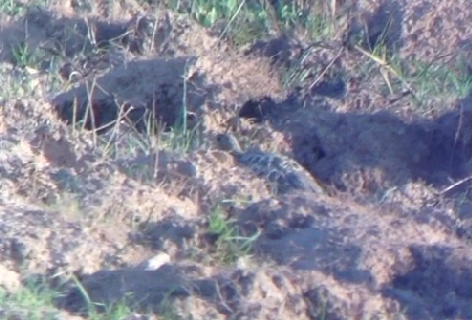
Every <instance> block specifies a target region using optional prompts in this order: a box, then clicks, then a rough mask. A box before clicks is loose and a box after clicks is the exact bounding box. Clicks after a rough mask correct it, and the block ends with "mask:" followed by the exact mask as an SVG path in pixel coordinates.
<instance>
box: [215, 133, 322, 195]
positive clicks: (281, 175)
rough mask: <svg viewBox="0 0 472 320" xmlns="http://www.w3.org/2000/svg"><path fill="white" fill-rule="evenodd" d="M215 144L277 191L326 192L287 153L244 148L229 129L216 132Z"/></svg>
mask: <svg viewBox="0 0 472 320" xmlns="http://www.w3.org/2000/svg"><path fill="white" fill-rule="evenodd" d="M216 144H217V147H218V149H220V150H221V151H225V152H228V153H229V154H230V155H232V156H233V157H234V158H235V159H236V161H237V162H238V163H240V164H241V165H243V166H247V167H249V168H250V169H251V170H252V171H253V172H254V173H255V174H256V175H257V176H259V177H261V178H265V179H267V180H268V181H269V182H270V183H272V184H274V185H275V187H276V190H275V191H276V192H277V193H287V192H289V191H293V190H304V191H311V192H314V193H316V194H325V188H324V187H323V186H322V185H321V184H320V183H318V181H316V179H315V178H314V177H313V176H312V175H311V174H310V173H309V172H308V171H307V170H306V169H305V168H304V167H303V166H302V165H301V164H299V163H298V162H296V161H295V160H293V159H292V158H290V157H288V156H285V155H282V154H278V153H272V152H264V151H260V150H249V151H246V152H243V151H242V149H241V146H240V145H239V142H238V140H237V139H236V137H235V136H234V135H232V134H230V133H219V134H217V135H216Z"/></svg>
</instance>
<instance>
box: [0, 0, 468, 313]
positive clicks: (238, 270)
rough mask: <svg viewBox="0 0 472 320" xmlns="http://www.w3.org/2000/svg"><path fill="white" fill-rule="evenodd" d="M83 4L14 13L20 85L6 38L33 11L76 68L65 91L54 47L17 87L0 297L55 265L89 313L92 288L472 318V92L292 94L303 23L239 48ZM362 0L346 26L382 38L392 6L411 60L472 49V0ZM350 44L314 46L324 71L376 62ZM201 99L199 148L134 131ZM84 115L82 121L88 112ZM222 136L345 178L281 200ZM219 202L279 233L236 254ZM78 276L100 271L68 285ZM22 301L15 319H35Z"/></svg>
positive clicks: (307, 86)
mask: <svg viewBox="0 0 472 320" xmlns="http://www.w3.org/2000/svg"><path fill="white" fill-rule="evenodd" d="M72 3H76V2H68V1H65V2H60V1H57V2H52V3H51V4H50V6H49V7H48V9H47V10H45V9H38V8H32V9H29V10H27V12H26V13H25V16H24V17H12V16H8V15H5V14H0V39H1V42H2V43H3V50H2V51H0V60H1V61H0V63H1V65H2V75H0V85H2V86H3V87H6V86H7V85H8V83H10V82H11V81H19V80H18V79H17V78H15V76H14V71H15V68H14V67H13V64H12V61H13V60H14V59H13V58H14V56H13V52H12V51H9V50H8V48H9V46H8V44H9V43H13V42H14V41H15V39H18V38H20V37H23V38H24V34H25V33H26V30H25V28H26V27H25V26H26V25H27V26H28V30H27V31H28V37H27V42H28V46H29V47H38V46H42V47H44V48H47V50H48V52H50V54H51V57H52V56H54V52H56V51H57V50H59V49H58V44H60V45H61V46H62V47H61V48H62V49H64V50H65V52H66V55H65V56H64V57H62V60H61V59H59V62H58V63H59V64H60V66H61V68H59V72H58V74H57V77H58V78H61V79H62V81H63V82H65V83H67V84H68V86H69V89H64V86H62V87H61V89H60V90H59V91H56V89H54V88H52V87H48V85H46V84H50V82H48V81H47V80H48V74H50V73H49V70H48V64H49V65H50V64H51V63H52V58H51V57H49V58H47V57H45V58H43V59H44V61H43V62H44V63H41V64H40V66H41V67H39V68H38V70H30V72H31V73H32V74H31V76H29V77H28V79H26V80H25V81H30V82H31V84H32V85H34V87H33V90H31V91H30V92H21V91H19V92H18V93H17V97H18V99H13V98H10V97H9V98H3V97H0V98H2V99H0V102H1V109H0V290H2V291H6V292H7V293H9V294H14V293H15V292H18V291H19V290H21V288H22V287H23V286H25V285H26V282H27V280H28V279H31V277H38V276H39V277H40V278H45V279H47V280H46V282H47V284H48V285H49V286H51V287H53V288H54V289H57V290H58V291H61V292H63V293H64V294H63V295H61V296H59V297H57V298H56V299H54V306H55V308H56V310H57V316H55V319H82V318H85V317H87V299H86V298H85V296H84V294H83V292H82V290H81V289H80V288H82V289H84V290H85V291H86V292H87V294H88V299H89V301H92V302H94V303H105V304H113V303H120V302H125V303H127V304H128V305H129V306H130V308H131V310H132V311H133V314H134V315H133V317H129V318H128V319H144V316H143V317H141V318H139V317H138V316H139V315H144V314H154V317H155V318H156V319H167V318H166V317H165V315H166V314H168V312H169V308H170V309H171V310H172V312H173V313H174V314H175V315H178V316H179V317H177V316H176V318H180V317H181V318H185V319H329V320H331V319H446V318H447V319H472V244H471V242H470V241H471V240H472V215H471V211H469V210H472V206H471V202H470V195H469V189H470V186H469V185H468V183H467V181H466V182H464V183H461V184H459V185H457V186H456V187H454V188H450V190H447V192H442V191H443V190H445V189H446V188H447V187H449V186H451V185H452V184H453V183H454V182H456V181H459V180H461V179H463V178H467V177H468V176H470V175H472V164H471V161H470V159H471V156H472V140H471V139H470V137H471V136H472V95H468V96H466V97H461V98H460V99H459V98H458V97H446V98H444V97H441V99H439V98H437V97H435V96H434V93H433V94H432V95H428V96H427V97H423V98H424V99H426V100H427V101H428V104H427V106H428V107H427V108H425V109H421V110H419V109H418V108H416V107H415V105H414V104H413V103H412V102H411V101H410V100H411V99H409V98H408V97H406V98H404V97H400V98H398V97H396V96H392V95H388V94H382V92H381V91H380V90H377V89H378V87H377V86H376V81H381V79H382V78H381V77H380V76H379V77H378V78H375V79H370V80H369V79H366V77H365V75H360V76H359V77H354V76H351V75H350V76H349V78H348V79H347V80H346V83H340V82H338V83H335V84H334V85H332V83H331V82H329V81H325V82H323V81H316V82H317V84H319V85H315V86H313V85H312V84H313V83H314V82H313V78H311V80H310V79H309V80H307V83H304V84H301V85H300V86H299V87H297V88H291V87H287V86H284V85H282V83H281V80H280V79H281V76H280V73H281V71H280V70H282V69H283V68H286V67H287V66H290V65H293V64H294V63H295V61H296V60H297V59H298V58H299V57H300V53H306V52H307V51H306V50H307V48H308V47H309V43H308V42H307V40H306V38H305V37H304V35H303V34H294V35H290V36H287V35H285V36H280V35H274V37H273V38H268V39H261V40H260V41H257V42H256V43H254V44H252V45H247V46H246V47H244V48H243V49H240V50H238V49H236V48H235V47H234V46H233V45H232V44H231V43H227V42H226V41H225V40H224V39H220V38H219V36H218V34H217V33H214V32H211V31H209V30H206V29H204V28H203V27H201V26H199V25H197V24H196V23H195V22H193V21H192V20H190V19H189V18H188V17H186V16H184V15H178V14H176V13H173V12H170V11H167V10H158V11H155V10H150V9H149V10H147V8H146V7H145V6H140V5H138V4H137V3H135V2H132V1H123V2H122V5H119V4H109V2H107V1H103V3H101V2H98V1H97V2H96V3H94V4H93V5H92V8H91V9H90V11H91V12H92V13H93V14H85V13H81V12H80V11H79V10H78V9H77V8H75V7H74V6H73V5H72ZM77 3H78V2H77ZM339 3H341V1H339ZM123 4H125V5H123ZM347 7H350V9H351V10H352V12H353V13H355V14H354V15H353V16H352V17H351V18H352V20H350V25H349V28H348V30H347V31H346V30H344V31H346V32H347V33H349V32H355V30H356V28H362V23H360V21H361V20H362V21H366V22H367V24H368V25H369V35H370V38H369V40H368V41H374V42H375V40H373V39H374V38H376V37H378V36H379V35H378V33H379V32H381V31H376V30H384V29H385V28H384V27H385V26H383V25H382V24H385V23H386V21H387V20H388V21H389V23H390V24H391V26H390V28H389V30H391V32H390V33H389V34H388V35H387V42H389V43H391V48H392V50H395V51H396V52H397V54H398V55H399V56H400V57H402V59H404V60H405V61H410V60H412V59H424V60H425V61H429V60H431V59H433V58H434V57H436V56H438V55H443V56H447V55H450V54H454V55H457V56H461V57H472V25H471V24H470V21H472V7H471V6H470V5H469V4H468V2H467V1H449V2H447V1H437V0H425V1H420V0H415V1H406V0H405V1H383V2H382V1H379V0H372V1H367V0H364V1H355V2H354V5H351V4H350V2H349V1H347V2H346V3H345V4H344V6H341V5H340V7H339V11H342V10H344V9H346V8H347ZM341 9H342V10H341ZM387 17H388V18H387ZM86 18H87V19H88V20H87V19H86ZM25 21H27V22H28V23H25ZM70 29H73V30H75V33H74V34H73V35H71V34H69V33H67V32H66V30H70ZM346 32H345V33H344V35H345V34H346ZM90 33H91V34H92V36H90V35H89V36H87V34H90ZM112 40H113V41H112ZM342 42H343V38H342V36H341V35H340V36H339V37H338V38H333V39H332V42H330V43H328V44H326V46H319V47H316V48H315V49H314V50H312V51H310V52H311V53H310V54H309V55H308V57H307V59H306V60H305V63H306V64H307V65H306V66H305V67H306V68H307V69H308V68H311V69H312V70H317V72H318V74H314V75H313V77H314V78H316V77H317V76H319V75H320V74H319V73H320V72H321V71H322V70H323V68H322V67H320V66H326V65H328V64H330V63H331V62H334V63H332V68H331V69H330V70H332V71H333V72H335V73H336V72H341V73H342V72H344V71H345V70H347V69H349V68H350V67H352V66H353V65H355V64H360V63H364V62H365V60H366V57H365V56H362V55H361V54H360V53H359V52H356V51H355V50H354V51H353V50H347V49H346V50H344V51H342V53H341V54H339V53H340V52H341V51H340V48H343V46H342ZM100 43H106V45H105V46H104V47H103V48H101V47H100ZM91 48H92V49H93V48H95V49H96V48H99V50H95V51H94V50H92V49H91ZM84 52H93V54H92V53H91V54H90V55H89V56H87V55H86V54H84ZM48 59H49V60H48ZM447 63H449V62H446V64H447ZM468 63H469V66H468V68H469V69H467V67H464V70H465V71H466V72H471V71H472V70H471V69H470V68H471V66H472V62H471V61H470V60H469V61H468ZM466 64H467V62H466ZM326 76H327V75H326ZM469 77H470V75H469ZM330 83H331V84H330ZM397 98H398V99H397ZM182 105H185V106H186V111H187V113H186V115H187V116H186V120H187V122H186V123H187V125H188V126H189V128H188V130H189V131H191V132H194V133H195V136H197V139H198V141H199V144H198V147H197V148H189V149H188V150H187V151H186V152H181V151H170V148H168V146H166V145H164V143H163V142H162V143H157V144H156V145H155V146H154V148H153V150H152V152H144V151H143V148H139V147H137V146H136V145H137V143H136V141H147V140H146V139H147V138H149V136H150V135H151V134H152V133H151V132H149V131H148V130H147V129H146V123H145V121H144V120H143V119H144V118H145V117H146V116H148V115H149V114H152V115H157V118H158V121H157V120H156V123H157V122H158V124H163V126H164V127H165V128H163V130H164V131H165V132H164V133H162V132H163V131H159V132H161V134H162V135H164V138H165V136H166V135H169V134H170V133H169V132H171V128H172V126H173V125H175V124H176V123H177V122H178V121H179V119H181V109H182V108H181V107H182ZM248 118H251V119H252V120H251V121H250V120H249V119H248ZM81 119H82V120H84V127H85V128H83V129H78V128H76V127H74V126H72V125H71V123H73V122H74V121H75V120H81ZM117 119H119V120H118V121H117ZM121 119H123V120H121ZM93 128H99V130H98V133H99V135H98V136H97V135H96V134H94V132H92V131H90V130H89V129H93ZM224 130H231V131H234V132H235V133H236V134H237V136H238V137H239V139H240V140H242V141H243V142H244V143H245V146H246V147H248V146H249V145H250V144H252V145H258V146H259V147H260V148H262V149H264V150H270V151H277V152H282V153H286V154H288V155H291V156H292V157H293V158H295V159H296V160H298V161H299V162H300V163H301V164H303V165H304V166H305V167H306V168H307V169H308V170H309V171H310V172H311V173H312V174H313V176H314V177H316V178H317V179H318V180H319V181H321V182H322V183H323V184H325V185H326V186H327V188H328V189H329V192H327V194H326V195H312V194H308V193H307V194H305V193H303V192H300V193H289V194H284V195H274V194H272V193H271V192H270V190H269V189H268V188H267V186H266V185H265V183H264V181H263V180H262V179H260V178H257V177H255V176H253V175H252V174H251V172H250V171H249V170H247V169H245V168H243V167H238V166H237V164H236V163H235V162H234V160H233V159H232V158H230V156H228V155H227V154H224V153H222V152H220V151H216V150H215V148H214V144H213V138H214V136H215V134H216V133H218V132H222V131H224ZM143 136H144V137H145V138H143ZM146 136H148V137H147V138H146ZM140 137H141V138H140ZM159 137H160V136H159ZM161 138H162V137H160V138H159V139H161ZM164 138H162V139H163V140H164ZM153 139H154V138H153ZM156 139H157V138H156ZM150 140H152V139H151V138H149V141H150ZM159 141H160V140H159ZM229 200H231V201H229ZM215 208H219V210H220V211H221V212H223V213H224V215H225V216H227V217H228V218H231V219H232V221H234V225H235V226H236V227H237V228H238V230H239V232H240V233H241V235H244V236H248V237H249V236H252V235H254V234H257V233H258V232H260V235H259V237H257V239H256V240H255V241H254V244H253V248H252V251H251V255H250V256H244V257H241V258H240V259H236V260H237V261H236V262H235V263H233V264H229V265H226V264H223V263H221V262H219V261H218V259H217V258H216V257H217V256H218V255H217V253H215V250H214V246H215V243H216V240H215V236H214V235H212V234H210V235H209V234H208V225H209V219H210V216H211V215H212V213H213V212H214V211H215V210H216V209H215ZM71 274H73V275H75V279H76V280H78V282H80V283H81V286H79V287H77V285H76V282H74V281H69V282H65V283H63V282H62V280H63V279H70V276H71ZM59 279H61V280H59ZM11 308H12V307H11V306H10V305H8V304H5V303H3V304H1V305H0V314H3V315H7V314H8V315H10V314H12V312H13V313H14V314H17V318H15V319H19V318H20V319H29V316H28V313H26V315H25V312H23V311H22V310H13V311H12V309H11ZM97 309H98V311H99V312H104V311H105V309H106V308H105V307H103V306H102V307H100V306H99V307H97ZM150 317H151V316H149V318H150ZM169 319H170V318H169ZM172 319H174V318H172Z"/></svg>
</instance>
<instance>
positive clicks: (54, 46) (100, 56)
mask: <svg viewBox="0 0 472 320" xmlns="http://www.w3.org/2000/svg"><path fill="white" fill-rule="evenodd" d="M25 10H26V13H25V15H24V17H23V18H22V19H17V20H12V23H11V24H9V25H8V26H7V27H4V28H3V29H2V30H1V31H0V39H1V40H2V44H3V47H2V49H3V50H2V52H1V54H0V60H1V61H6V62H10V63H13V64H15V63H16V61H17V59H16V58H15V56H16V55H17V54H16V53H15V50H17V49H18V48H19V47H21V46H23V47H26V48H28V51H30V52H33V53H35V54H37V55H38V57H37V58H38V59H39V58H41V57H40V55H41V50H43V51H44V52H45V53H47V58H46V59H41V67H42V68H43V69H42V71H51V70H49V69H50V67H51V64H52V63H53V61H52V60H51V59H52V58H54V59H56V60H57V59H59V61H60V64H62V66H63V67H64V68H65V69H63V70H62V71H65V70H66V69H67V68H71V67H72V65H74V67H76V68H77V67H78V62H79V61H80V59H81V58H82V60H83V61H82V62H83V63H86V62H88V64H89V65H90V64H91V63H93V62H94V60H95V63H96V62H97V61H98V60H101V61H106V59H107V58H111V56H110V55H109V54H110V52H109V49H110V48H111V47H112V46H119V47H121V48H123V49H127V50H129V51H130V52H131V53H133V54H136V55H141V54H143V52H144V51H145V46H146V45H148V44H149V42H146V41H147V39H148V38H149V37H150V35H153V34H154V35H155V33H152V32H153V29H152V26H153V23H154V21H153V20H152V19H149V18H147V17H144V16H140V15H136V16H134V17H133V18H132V19H130V20H128V21H114V22H110V21H105V20H99V19H97V18H90V19H88V20H86V19H83V18H71V17H67V16H59V14H57V13H53V12H51V11H48V9H47V8H43V7H41V6H29V7H28V8H26V9H25ZM158 31H160V30H158ZM158 33H159V32H158ZM159 36H161V35H160V34H159ZM148 49H150V48H148ZM154 49H155V48H154ZM45 56H46V54H45ZM72 58H74V60H77V58H79V59H78V60H77V61H76V62H77V63H70V62H71V60H70V59H72ZM68 62H69V63H68ZM122 62H124V61H122ZM122 62H121V63H122ZM56 63H57V61H54V64H56ZM59 69H61V68H59ZM71 71H84V70H80V68H78V69H76V70H71ZM64 76H70V74H69V75H67V74H65V75H64ZM66 78H67V77H66Z"/></svg>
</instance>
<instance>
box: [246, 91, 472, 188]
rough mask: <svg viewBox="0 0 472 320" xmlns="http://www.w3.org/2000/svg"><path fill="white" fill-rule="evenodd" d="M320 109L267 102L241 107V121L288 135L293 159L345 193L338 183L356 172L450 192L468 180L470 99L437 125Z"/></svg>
mask: <svg viewBox="0 0 472 320" xmlns="http://www.w3.org/2000/svg"><path fill="white" fill-rule="evenodd" d="M320 105H321V104H319V103H318V104H317V103H316V102H315V103H309V102H307V100H306V99H305V98H304V97H297V96H293V97H289V98H287V99H286V100H285V101H281V102H278V103H276V102H275V101H274V100H273V99H271V98H270V97H265V98H264V99H262V100H259V101H256V100H249V101H247V102H246V103H245V104H243V106H242V107H241V109H240V112H239V117H241V118H251V119H254V120H255V121H256V122H262V121H269V122H270V123H271V125H272V126H273V127H274V129H275V130H277V131H281V132H284V133H286V134H287V136H290V137H291V141H292V143H291V145H292V150H293V155H294V157H295V159H296V160H297V161H298V162H300V163H301V164H302V165H304V166H305V167H306V168H307V169H308V170H309V171H311V172H312V174H313V175H314V176H315V177H317V178H318V179H319V180H321V181H323V182H324V183H327V184H332V185H334V186H336V187H337V188H338V189H341V190H344V189H345V188H347V186H346V185H343V183H342V182H341V181H340V179H337V178H336V177H340V176H342V175H343V174H344V173H347V172H349V170H354V169H355V168H379V169H381V170H382V171H383V172H384V173H385V178H386V180H387V181H389V183H391V184H393V185H397V186H401V185H403V184H406V183H407V182H408V181H411V180H413V181H418V180H421V181H424V182H426V183H427V184H431V185H434V186H446V185H448V184H450V179H454V180H458V179H461V178H464V177H465V176H467V174H468V170H467V162H468V160H469V159H470V158H471V156H472V140H471V139H469V138H468V137H469V135H470V130H472V96H469V97H467V98H465V99H462V100H458V101H457V105H456V108H455V110H453V111H449V112H447V113H444V114H442V115H441V116H439V117H437V118H436V119H434V120H431V121H426V120H418V121H413V122H409V123H407V122H405V121H404V120H401V119H399V118H398V117H396V116H394V115H392V114H390V113H389V112H378V113H374V114H355V113H333V112H330V111H329V110H326V109H320ZM281 119H285V121H280V120H281ZM395 167H397V168H398V169H395V170H394V168H395Z"/></svg>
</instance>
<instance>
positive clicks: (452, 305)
mask: <svg viewBox="0 0 472 320" xmlns="http://www.w3.org/2000/svg"><path fill="white" fill-rule="evenodd" d="M410 252H411V255H412V258H413V261H412V263H411V267H410V268H409V269H408V270H405V271H404V272H401V273H398V274H397V275H396V276H395V277H394V278H393V280H392V282H391V283H390V284H389V285H388V286H386V287H385V288H384V289H383V294H384V295H385V296H386V297H389V298H391V299H394V300H396V301H398V302H399V303H400V304H401V306H402V307H403V308H402V309H404V310H405V312H406V314H407V315H408V316H410V317H411V319H426V318H427V319H470V318H472V304H471V303H470V302H471V301H472V286H471V285H470V284H471V283H472V269H471V265H470V260H469V261H468V260H467V259H465V258H464V257H461V256H459V254H458V252H456V250H452V249H451V248H447V247H441V246H432V247H424V246H412V247H411V248H410Z"/></svg>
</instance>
